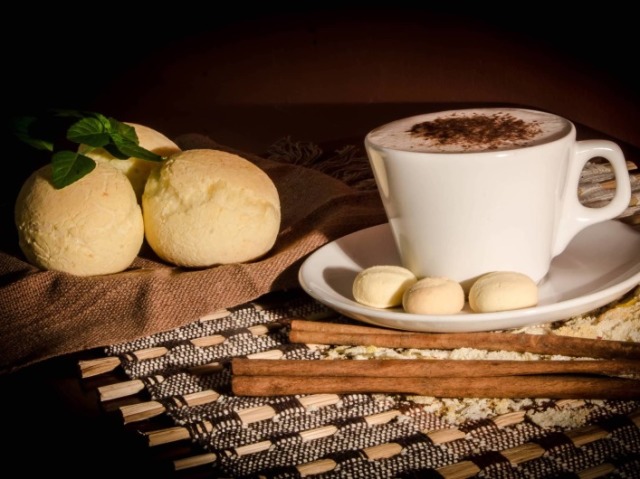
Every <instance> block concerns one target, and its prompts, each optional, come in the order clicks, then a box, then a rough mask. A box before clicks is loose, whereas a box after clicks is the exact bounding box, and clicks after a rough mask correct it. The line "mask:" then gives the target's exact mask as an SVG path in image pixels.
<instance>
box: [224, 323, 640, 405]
mask: <svg viewBox="0 0 640 479" xmlns="http://www.w3.org/2000/svg"><path fill="white" fill-rule="evenodd" d="M289 339H290V341H291V342H293V343H305V344H328V345H371V346H378V347H387V348H422V349H444V350H450V349H456V348H462V347H470V348H476V349H485V350H489V351H514V352H521V353H522V352H530V353H537V354H541V355H563V356H569V357H571V358H573V359H566V360H564V359H563V360H551V359H540V360H441V359H413V360H411V359H407V360H405V359H379V360H376V359H374V360H362V361H360V360H350V359H346V360H269V359H266V360H257V359H246V358H234V359H233V360H232V363H231V367H232V389H233V392H234V393H235V394H237V395H246V396H274V395H295V394H319V393H332V394H347V393H392V394H393V393H401V394H412V395H424V396H434V397H455V398H459V397H491V398H552V399H640V344H639V343H633V342H625V341H613V340H599V339H586V338H575V337H567V336H555V335H533V334H514V333H507V332H495V333H494V332H490V333H452V334H442V333H414V332H404V331H395V330H390V329H384V328H376V327H367V326H359V325H351V324H341V323H331V322H328V323H324V322H319V321H306V320H295V319H294V320H292V321H291V330H290V333H289ZM577 358H582V359H577Z"/></svg>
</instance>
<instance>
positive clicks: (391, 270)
mask: <svg viewBox="0 0 640 479" xmlns="http://www.w3.org/2000/svg"><path fill="white" fill-rule="evenodd" d="M417 280H418V278H416V276H415V275H414V274H413V273H412V272H411V271H410V270H408V269H406V268H403V267H402V266H394V265H377V266H370V267H369V268H365V269H364V270H362V271H360V272H359V273H358V274H357V275H356V278H355V280H354V281H353V297H354V298H355V300H356V301H357V302H358V303H360V304H364V305H365V306H372V307H374V308H393V307H395V306H400V305H401V304H402V295H403V294H404V292H405V290H406V289H407V288H408V287H409V286H411V285H412V284H413V283H415V282H416V281H417Z"/></svg>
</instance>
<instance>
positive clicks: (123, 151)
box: [103, 134, 164, 161]
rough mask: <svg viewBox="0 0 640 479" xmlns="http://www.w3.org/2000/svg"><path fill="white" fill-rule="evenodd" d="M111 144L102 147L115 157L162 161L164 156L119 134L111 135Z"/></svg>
mask: <svg viewBox="0 0 640 479" xmlns="http://www.w3.org/2000/svg"><path fill="white" fill-rule="evenodd" d="M111 141H112V142H113V143H112V144H109V145H106V146H104V147H103V148H104V149H105V150H107V151H108V152H109V153H111V154H112V155H113V156H115V157H116V158H120V159H127V158H131V157H133V158H140V159H141V160H148V161H163V160H164V158H163V157H162V156H160V155H157V154H155V153H153V152H152V151H149V150H147V149H145V148H142V147H141V146H140V145H138V143H137V141H131V140H129V139H128V138H123V137H121V136H119V135H115V134H113V135H111Z"/></svg>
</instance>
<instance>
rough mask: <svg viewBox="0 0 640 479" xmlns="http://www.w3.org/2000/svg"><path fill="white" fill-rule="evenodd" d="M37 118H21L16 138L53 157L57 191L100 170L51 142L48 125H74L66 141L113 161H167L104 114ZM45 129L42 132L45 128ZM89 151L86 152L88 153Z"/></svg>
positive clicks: (15, 126) (84, 157)
mask: <svg viewBox="0 0 640 479" xmlns="http://www.w3.org/2000/svg"><path fill="white" fill-rule="evenodd" d="M42 121H43V119H40V118H36V117H33V116H24V117H20V118H17V119H16V120H15V121H14V122H13V129H14V134H15V136H16V137H17V138H18V139H19V140H21V141H22V142H24V143H26V144H27V145H30V146H32V147H33V148H36V149H39V150H45V151H49V152H51V153H52V155H51V167H52V182H53V186H54V187H55V188H57V189H61V188H64V187H65V186H69V185H70V184H72V183H74V182H76V181H78V180H79V179H80V178H82V177H83V176H85V175H87V174H89V173H90V172H91V171H93V169H94V168H95V167H96V163H95V161H94V160H93V159H91V158H89V157H88V156H87V155H85V154H83V153H80V152H78V151H72V150H69V149H67V148H60V147H58V144H59V143H60V141H59V139H52V138H50V134H51V129H50V128H47V126H49V125H47V124H46V123H48V122H51V123H54V122H55V123H59V122H60V121H62V122H65V123H71V124H70V125H69V126H68V127H67V128H66V134H65V138H64V141H66V142H71V143H75V144H78V145H80V144H82V145H85V146H87V147H89V148H90V149H89V150H88V151H90V150H91V149H95V148H103V149H105V150H106V151H107V152H109V153H110V154H111V155H112V156H113V157H115V158H117V159H120V160H125V159H128V158H131V157H134V158H140V159H143V160H148V161H164V160H165V159H166V158H164V157H162V156H160V155H157V154H155V153H153V152H152V151H149V150H147V149H145V148H143V147H141V146H140V144H139V140H138V135H137V134H136V130H135V129H134V128H133V127H132V126H131V125H127V124H126V123H122V122H120V121H118V120H116V119H114V118H110V117H106V116H104V115H102V114H100V113H94V112H79V111H75V110H55V111H54V112H52V116H51V117H50V118H48V119H44V122H45V125H42V124H41V122H42ZM43 126H44V128H41V127H43ZM86 152H87V150H85V151H84V153H86Z"/></svg>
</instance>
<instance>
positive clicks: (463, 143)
mask: <svg viewBox="0 0 640 479" xmlns="http://www.w3.org/2000/svg"><path fill="white" fill-rule="evenodd" d="M541 131H542V128H541V127H540V125H539V124H538V122H536V121H532V122H526V121H524V120H522V119H520V118H516V117H514V116H513V115H511V114H509V113H504V112H498V113H494V114H492V115H482V114H477V113H476V114H473V115H471V116H456V115H452V116H450V117H447V118H436V119H435V120H430V121H425V122H422V123H417V124H415V125H413V126H412V127H411V129H410V130H409V133H410V134H411V135H412V136H414V137H419V138H422V139H426V140H429V141H431V142H433V143H434V144H435V145H440V146H447V145H457V146H458V147H460V148H462V149H465V150H468V149H471V148H473V149H478V148H479V147H481V148H483V149H486V150H495V149H497V148H500V147H501V146H504V145H514V146H525V145H526V144H527V142H529V141H530V140H532V139H533V138H535V136H536V135H538V134H539V133H540V132H541Z"/></svg>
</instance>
